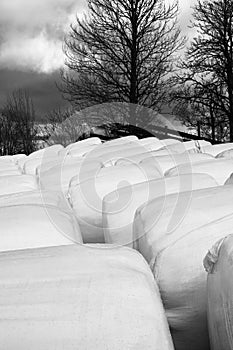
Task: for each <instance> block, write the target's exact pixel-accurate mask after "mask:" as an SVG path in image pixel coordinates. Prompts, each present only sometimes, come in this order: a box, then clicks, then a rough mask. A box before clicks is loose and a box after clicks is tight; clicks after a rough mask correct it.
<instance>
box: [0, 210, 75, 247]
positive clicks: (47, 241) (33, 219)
mask: <svg viewBox="0 0 233 350" xmlns="http://www.w3.org/2000/svg"><path fill="white" fill-rule="evenodd" d="M0 222H1V227H0V238H1V239H0V251H7V250H19V249H28V248H38V247H49V246H59V245H68V244H72V243H74V242H79V243H81V242H82V237H81V233H80V230H79V226H78V223H77V221H76V220H75V218H74V216H73V215H72V213H71V212H66V211H63V210H61V209H59V208H57V207H53V206H45V205H39V204H38V205H36V204H33V205H31V204H22V203H21V204H16V205H9V206H0Z"/></svg>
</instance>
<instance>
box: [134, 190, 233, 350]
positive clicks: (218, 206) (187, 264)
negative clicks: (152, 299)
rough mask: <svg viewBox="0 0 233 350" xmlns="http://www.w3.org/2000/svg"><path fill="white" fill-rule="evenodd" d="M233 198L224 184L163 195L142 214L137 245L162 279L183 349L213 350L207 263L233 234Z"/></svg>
mask: <svg viewBox="0 0 233 350" xmlns="http://www.w3.org/2000/svg"><path fill="white" fill-rule="evenodd" d="M232 196H233V188H232V186H222V187H221V186H219V187H216V188H208V189H203V190H196V191H192V192H183V193H180V194H172V195H168V196H167V197H166V198H165V199H164V198H162V197H160V198H158V199H156V200H153V201H151V202H150V203H149V204H148V205H145V206H142V207H140V208H139V209H138V210H137V212H136V216H135V220H134V238H135V239H136V237H138V240H136V241H135V242H134V247H135V248H136V249H138V250H139V251H140V252H141V253H142V254H143V255H144V257H145V258H146V260H147V261H148V262H149V263H150V265H151V267H152V270H153V272H154V275H155V277H156V278H157V281H158V284H159V287H160V291H161V296H162V299H163V302H164V306H165V310H166V314H167V317H168V321H169V324H170V326H171V331H172V335H173V340H174V344H175V348H176V349H177V350H186V349H189V350H196V349H198V350H207V349H209V340H208V331H207V322H206V275H205V274H204V269H203V267H202V260H203V258H204V256H205V254H206V252H207V250H208V249H209V247H210V246H211V245H212V244H213V243H214V242H215V241H216V240H218V239H220V238H222V237H225V236H226V234H228V233H229V232H231V230H232V227H233V207H232Z"/></svg>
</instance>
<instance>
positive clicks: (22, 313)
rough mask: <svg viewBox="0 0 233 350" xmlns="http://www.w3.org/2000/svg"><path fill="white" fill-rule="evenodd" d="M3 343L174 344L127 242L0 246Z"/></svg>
mask: <svg viewBox="0 0 233 350" xmlns="http://www.w3.org/2000/svg"><path fill="white" fill-rule="evenodd" d="M0 262H1V263H0V299H1V305H0V313H1V333H0V343H1V347H2V349H7V350H15V349H18V350H31V349H33V350H45V349H56V350H63V349H66V350H77V349H78V350H87V349H88V350H107V349H111V350H123V349H124V350H129V349H132V350H142V349H143V350H152V349H153V350H174V347H173V344H172V340H171V336H170V333H169V328H168V324H167V320H166V317H165V313H164V310H163V306H162V302H161V298H160V295H159V290H158V287H157V285H156V283H155V281H154V279H153V275H152V273H151V271H150V269H149V267H148V265H147V264H146V263H145V261H144V259H143V258H142V256H140V255H139V254H138V253H137V252H135V251H133V250H131V249H130V250H129V249H127V248H121V249H114V248H111V249H108V248H107V247H106V246H98V248H96V247H90V246H80V245H71V246H66V247H52V248H41V249H30V250H25V251H18V252H9V253H2V254H0Z"/></svg>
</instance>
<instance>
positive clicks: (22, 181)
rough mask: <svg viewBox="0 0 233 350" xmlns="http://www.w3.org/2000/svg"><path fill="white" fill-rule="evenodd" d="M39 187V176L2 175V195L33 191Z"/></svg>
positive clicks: (0, 193) (0, 182) (0, 192)
mask: <svg viewBox="0 0 233 350" xmlns="http://www.w3.org/2000/svg"><path fill="white" fill-rule="evenodd" d="M37 189H38V183H37V178H36V177H35V176H33V175H7V176H0V195H5V194H11V193H17V192H25V191H33V190H37Z"/></svg>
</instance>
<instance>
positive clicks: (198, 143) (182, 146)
mask: <svg viewBox="0 0 233 350" xmlns="http://www.w3.org/2000/svg"><path fill="white" fill-rule="evenodd" d="M207 144H208V145H211V143H210V142H207V141H204V140H192V141H186V142H179V143H176V144H170V145H167V146H166V149H168V150H171V151H172V152H177V153H183V152H185V151H187V152H189V153H198V152H202V150H203V149H204V147H205V146H206V145H207Z"/></svg>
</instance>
